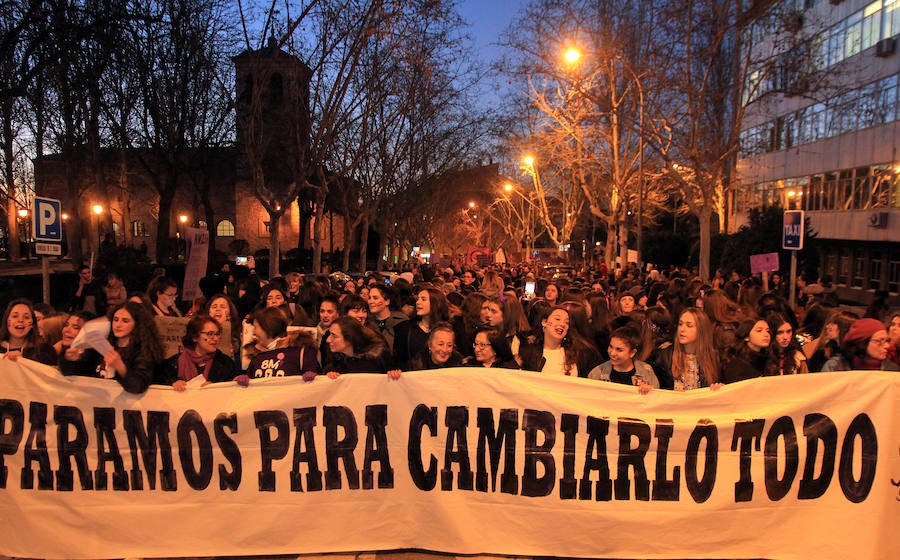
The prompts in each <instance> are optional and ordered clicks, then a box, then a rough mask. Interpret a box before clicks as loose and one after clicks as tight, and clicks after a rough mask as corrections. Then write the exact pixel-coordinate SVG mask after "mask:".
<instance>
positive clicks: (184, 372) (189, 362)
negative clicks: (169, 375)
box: [178, 348, 215, 381]
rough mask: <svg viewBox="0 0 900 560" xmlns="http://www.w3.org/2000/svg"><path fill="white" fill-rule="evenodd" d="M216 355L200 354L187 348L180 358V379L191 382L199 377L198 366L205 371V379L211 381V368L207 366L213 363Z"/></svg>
mask: <svg viewBox="0 0 900 560" xmlns="http://www.w3.org/2000/svg"><path fill="white" fill-rule="evenodd" d="M214 355H215V354H198V353H197V352H195V351H193V350H191V349H190V348H185V349H184V350H183V351H182V352H181V355H180V356H178V379H181V380H184V381H190V380H191V379H193V378H195V377H197V376H198V375H199V373H198V372H197V369H198V366H201V369H202V370H203V377H205V378H207V379H209V377H208V375H209V371H208V369H209V368H208V367H207V366H209V363H210V362H212V359H213V356H214Z"/></svg>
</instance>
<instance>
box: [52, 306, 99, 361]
mask: <svg viewBox="0 0 900 560" xmlns="http://www.w3.org/2000/svg"><path fill="white" fill-rule="evenodd" d="M93 318H94V316H93V315H92V314H90V313H88V312H87V311H79V312H77V313H72V314H71V315H67V316H66V321H65V323H63V327H62V333H61V335H62V336H61V337H60V339H59V341H58V342H56V343H55V344H54V345H53V351H54V352H55V353H56V358H57V364H58V363H59V360H60V359H61V358H62V357H63V356H64V355H65V353H66V350H68V349H69V348H70V347H71V346H72V342H74V340H75V337H76V336H78V333H79V332H81V329H82V327H84V324H85V323H87V322H88V321H90V320H91V319H93Z"/></svg>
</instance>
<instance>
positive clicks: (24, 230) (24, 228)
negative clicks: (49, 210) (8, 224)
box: [17, 208, 31, 261]
mask: <svg viewBox="0 0 900 560" xmlns="http://www.w3.org/2000/svg"><path fill="white" fill-rule="evenodd" d="M18 215H19V220H20V224H19V228H20V230H21V232H20V235H22V234H24V237H25V243H24V245H25V260H27V261H30V260H31V249H30V248H29V246H28V238H29V237H30V235H29V228H28V209H27V208H20V209H19V211H18ZM17 237H18V236H17ZM17 241H18V239H17Z"/></svg>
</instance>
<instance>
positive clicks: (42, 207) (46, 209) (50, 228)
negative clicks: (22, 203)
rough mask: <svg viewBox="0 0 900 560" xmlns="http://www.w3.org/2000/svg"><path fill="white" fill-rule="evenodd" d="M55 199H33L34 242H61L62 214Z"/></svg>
mask: <svg viewBox="0 0 900 560" xmlns="http://www.w3.org/2000/svg"><path fill="white" fill-rule="evenodd" d="M60 207H61V205H60V202H59V201H58V200H56V199H55V198H41V197H38V196H36V197H34V229H33V231H34V240H35V241H57V242H58V241H62V212H60Z"/></svg>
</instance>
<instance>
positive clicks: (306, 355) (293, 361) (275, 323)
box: [241, 307, 322, 381]
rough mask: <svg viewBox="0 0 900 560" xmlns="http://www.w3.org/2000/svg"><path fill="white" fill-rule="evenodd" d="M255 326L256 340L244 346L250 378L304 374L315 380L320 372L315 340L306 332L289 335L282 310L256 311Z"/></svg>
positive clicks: (245, 369) (253, 320)
mask: <svg viewBox="0 0 900 560" xmlns="http://www.w3.org/2000/svg"><path fill="white" fill-rule="evenodd" d="M252 324H253V334H254V336H255V341H254V342H251V343H249V344H247V345H245V359H248V363H247V367H246V368H243V369H244V372H245V373H246V374H247V376H248V378H249V379H261V378H266V377H285V376H290V375H302V376H303V379H304V381H312V380H314V379H315V377H316V375H318V374H319V373H321V371H322V368H321V367H320V366H319V360H318V356H317V355H316V343H315V341H314V340H313V339H312V337H311V336H309V335H308V334H306V333H303V332H297V333H292V334H291V335H290V336H289V335H288V332H287V328H288V318H287V315H285V314H284V311H282V310H281V308H280V307H265V308H263V309H260V310H258V311H256V312H255V313H254V314H253V317H252ZM248 346H249V347H248ZM249 379H248V380H247V381H249ZM241 381H244V380H241Z"/></svg>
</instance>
